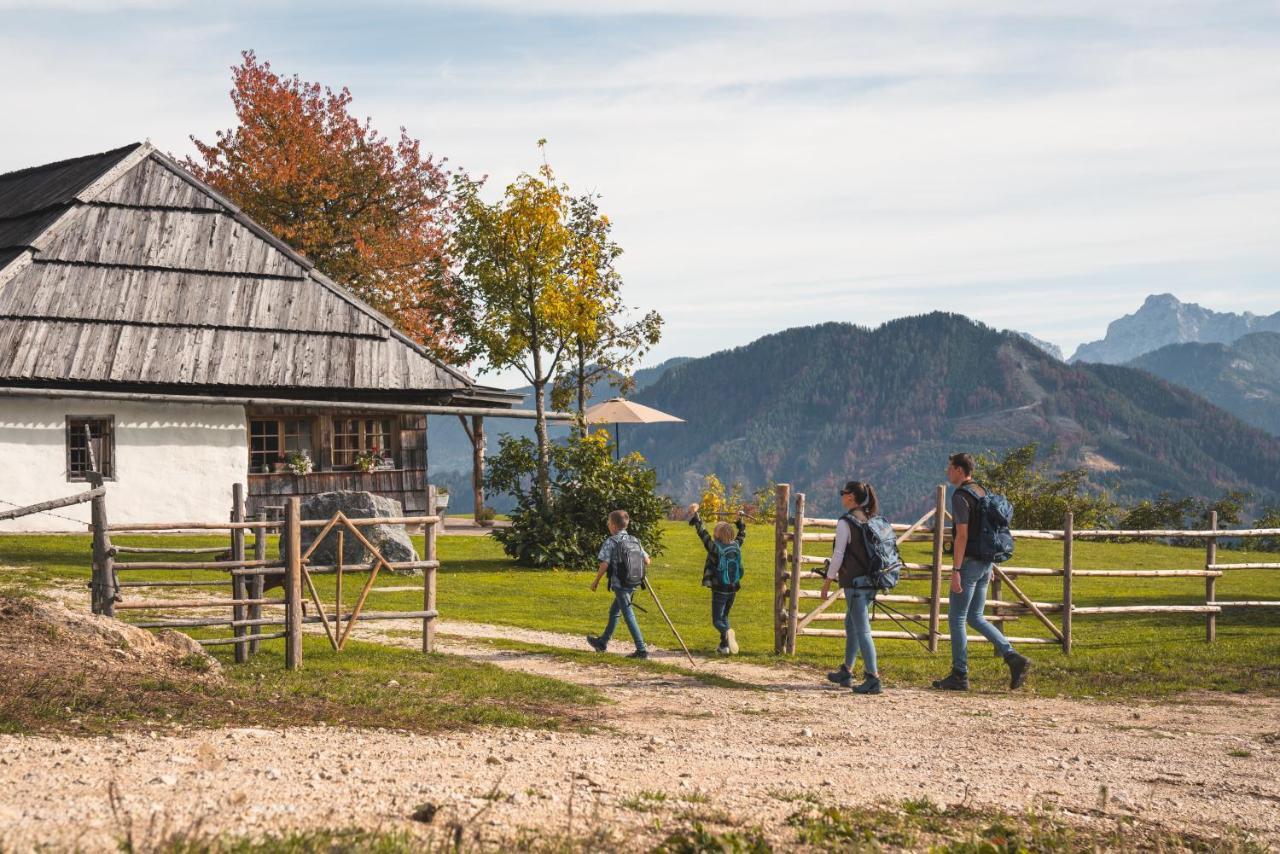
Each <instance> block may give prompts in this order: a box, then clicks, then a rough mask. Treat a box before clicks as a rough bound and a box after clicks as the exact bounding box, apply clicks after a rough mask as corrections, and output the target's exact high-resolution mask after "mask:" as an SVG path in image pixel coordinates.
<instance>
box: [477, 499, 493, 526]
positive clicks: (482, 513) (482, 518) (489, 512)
mask: <svg viewBox="0 0 1280 854" xmlns="http://www.w3.org/2000/svg"><path fill="white" fill-rule="evenodd" d="M497 516H498V511H496V510H494V509H493V508H492V507H490V506H489V505H487V504H486V505H485V506H483V507H481V508H480V509H479V510H477V511H476V524H477V525H479V526H481V527H482V528H492V527H493V520H494V519H495V518H497Z"/></svg>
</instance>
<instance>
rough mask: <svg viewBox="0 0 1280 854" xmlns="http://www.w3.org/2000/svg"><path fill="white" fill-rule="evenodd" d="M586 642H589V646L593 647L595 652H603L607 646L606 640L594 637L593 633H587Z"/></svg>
mask: <svg viewBox="0 0 1280 854" xmlns="http://www.w3.org/2000/svg"><path fill="white" fill-rule="evenodd" d="M587 643H588V644H590V645H591V648H592V649H594V650H595V651H596V652H604V651H605V650H606V649H608V648H609V642H608V641H602V640H600V638H598V637H596V636H595V635H587Z"/></svg>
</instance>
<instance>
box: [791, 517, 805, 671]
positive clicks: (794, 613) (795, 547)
mask: <svg viewBox="0 0 1280 854" xmlns="http://www.w3.org/2000/svg"><path fill="white" fill-rule="evenodd" d="M803 551H804V493H803V492H797V493H796V526H795V530H794V531H793V532H792V539H791V602H790V605H789V607H788V608H787V655H795V654H796V635H797V633H798V632H799V629H798V627H797V626H796V623H798V622H800V569H801V564H800V556H801V552H803Z"/></svg>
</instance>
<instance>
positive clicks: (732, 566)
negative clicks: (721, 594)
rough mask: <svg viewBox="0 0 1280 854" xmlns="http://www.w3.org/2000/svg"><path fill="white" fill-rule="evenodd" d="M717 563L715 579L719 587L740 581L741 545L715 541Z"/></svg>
mask: <svg viewBox="0 0 1280 854" xmlns="http://www.w3.org/2000/svg"><path fill="white" fill-rule="evenodd" d="M716 553H717V560H718V564H717V566H716V579H717V580H718V581H719V582H720V586H721V587H734V586H736V585H737V584H739V583H741V581H742V546H740V545H738V544H737V543H736V542H734V543H728V544H723V543H716Z"/></svg>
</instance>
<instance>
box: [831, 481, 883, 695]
mask: <svg viewBox="0 0 1280 854" xmlns="http://www.w3.org/2000/svg"><path fill="white" fill-rule="evenodd" d="M840 501H841V503H842V504H844V508H845V511H846V512H845V514H844V515H843V516H841V517H840V519H839V521H838V522H836V541H835V545H834V546H833V547H832V549H831V559H830V560H829V561H827V578H826V581H824V582H823V584H822V598H823V599H826V598H827V595H828V593H829V592H830V590H831V584H832V582H838V583H839V584H840V589H841V590H843V591H844V603H845V611H844V663H843V664H841V665H840V669H839V670H836V671H835V672H833V673H828V674H827V678H828V679H830V680H831V681H832V682H834V683H836V684H837V685H842V686H844V687H845V688H849V687H852V688H853V692H854V693H855V694H879V693H880V691H881V686H880V671H879V669H878V668H877V667H876V646H875V643H874V641H872V639H871V606H872V605H873V604H874V603H875V599H876V589H875V587H874V586H872V583H871V577H870V570H869V562H868V560H867V547H866V541H865V540H864V539H863V537H862V526H863V525H865V524H866V523H867V520H868V519H870V518H871V517H872V516H877V515H879V513H880V502H879V500H878V499H877V498H876V491H875V489H873V488H872V486H871V484H869V483H864V482H863V481H860V480H851V481H849V482H848V483H846V484H845V485H844V489H842V490H841V491H840ZM859 654H861V655H862V666H863V668H864V670H865V673H866V678H865V679H864V680H863V681H862V683H861V684H860V685H854V684H853V666H854V664H856V663H857V660H858V655H859Z"/></svg>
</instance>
